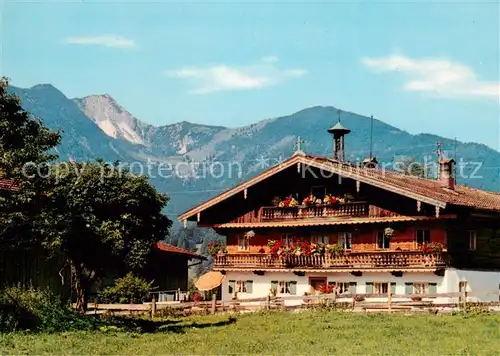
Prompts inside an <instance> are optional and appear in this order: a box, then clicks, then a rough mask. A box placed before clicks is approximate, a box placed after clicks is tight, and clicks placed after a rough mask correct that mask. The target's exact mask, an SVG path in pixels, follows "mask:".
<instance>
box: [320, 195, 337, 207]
mask: <svg viewBox="0 0 500 356" xmlns="http://www.w3.org/2000/svg"><path fill="white" fill-rule="evenodd" d="M323 203H324V204H326V205H335V204H337V203H338V199H337V198H336V197H334V196H333V195H331V194H327V195H326V196H325V197H324V198H323Z"/></svg>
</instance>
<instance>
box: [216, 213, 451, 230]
mask: <svg viewBox="0 0 500 356" xmlns="http://www.w3.org/2000/svg"><path fill="white" fill-rule="evenodd" d="M456 218H457V216H456V215H454V214H448V215H441V216H440V217H439V218H435V217H432V216H392V217H381V218H316V219H304V220H302V219H297V220H283V221H264V222H252V223H224V224H217V225H214V226H213V227H214V228H216V229H235V228H244V229H251V228H274V227H302V226H332V225H355V224H379V223H396V222H416V221H429V220H431V221H432V220H443V219H456Z"/></svg>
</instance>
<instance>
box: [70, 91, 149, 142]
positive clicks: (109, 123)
mask: <svg viewBox="0 0 500 356" xmlns="http://www.w3.org/2000/svg"><path fill="white" fill-rule="evenodd" d="M74 101H75V102H76V103H77V104H78V106H79V107H80V109H81V110H82V111H83V112H84V113H85V115H87V116H88V117H90V118H91V119H92V120H93V121H94V122H95V123H96V124H97V125H98V126H99V127H100V128H101V130H102V131H104V132H105V133H106V134H107V135H108V136H111V137H114V138H121V139H124V140H127V141H129V142H132V143H134V144H141V145H144V144H145V140H144V129H145V127H146V126H147V125H146V124H145V123H143V122H141V121H139V120H138V119H136V118H135V117H134V116H133V115H132V114H131V113H129V112H128V111H127V110H125V109H124V108H123V107H122V106H120V105H119V104H118V103H117V102H116V100H115V99H113V97H112V96H111V95H109V94H102V95H89V96H86V97H84V98H77V99H74Z"/></svg>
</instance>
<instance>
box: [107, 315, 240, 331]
mask: <svg viewBox="0 0 500 356" xmlns="http://www.w3.org/2000/svg"><path fill="white" fill-rule="evenodd" d="M235 322H236V318H234V317H229V318H228V319H227V320H222V321H217V322H206V323H199V322H196V321H190V322H186V321H183V320H161V321H155V320H148V319H137V318H132V317H113V318H110V319H108V320H107V321H106V324H107V325H109V326H114V327H118V328H120V329H122V330H124V331H132V332H138V333H155V332H173V333H178V334H183V333H185V330H186V329H193V328H195V329H203V328H210V327H218V326H226V325H231V324H234V323H235Z"/></svg>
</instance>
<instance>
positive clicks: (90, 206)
mask: <svg viewBox="0 0 500 356" xmlns="http://www.w3.org/2000/svg"><path fill="white" fill-rule="evenodd" d="M50 181H51V185H52V188H51V189H50V190H49V191H48V192H47V197H48V200H47V202H46V204H45V208H44V210H43V212H42V213H41V214H40V219H39V220H38V226H36V228H37V229H38V230H39V231H40V232H41V236H40V238H41V242H42V245H43V246H44V247H45V248H46V249H48V250H50V251H54V252H56V253H60V254H62V256H63V258H64V260H65V261H67V264H68V265H69V266H70V267H71V278H72V286H73V290H74V293H75V294H76V306H77V309H78V310H79V311H85V310H86V308H87V299H88V294H89V291H90V288H91V287H92V285H93V283H94V282H95V281H96V280H98V279H100V278H102V277H104V276H106V274H107V273H108V272H110V271H117V272H118V273H119V274H121V275H123V274H125V272H128V271H138V270H140V269H141V268H143V267H144V266H145V264H146V260H147V257H148V255H149V253H150V252H151V248H152V244H153V243H154V242H157V241H161V240H164V239H165V238H166V237H167V236H168V231H169V228H170V226H171V221H170V220H169V219H168V218H167V216H166V215H164V214H162V209H163V208H164V207H165V206H166V204H167V202H168V197H167V196H166V195H164V194H160V193H158V192H157V191H156V189H155V188H154V187H153V186H152V185H151V184H149V182H148V180H147V177H145V176H136V175H134V174H133V173H132V172H130V171H129V170H128V169H122V168H120V166H119V163H118V162H115V163H114V164H108V163H105V162H103V161H102V160H97V161H95V162H86V163H76V162H72V163H65V162H63V163H60V164H58V165H55V166H54V167H53V168H52V171H51V174H50Z"/></svg>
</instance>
